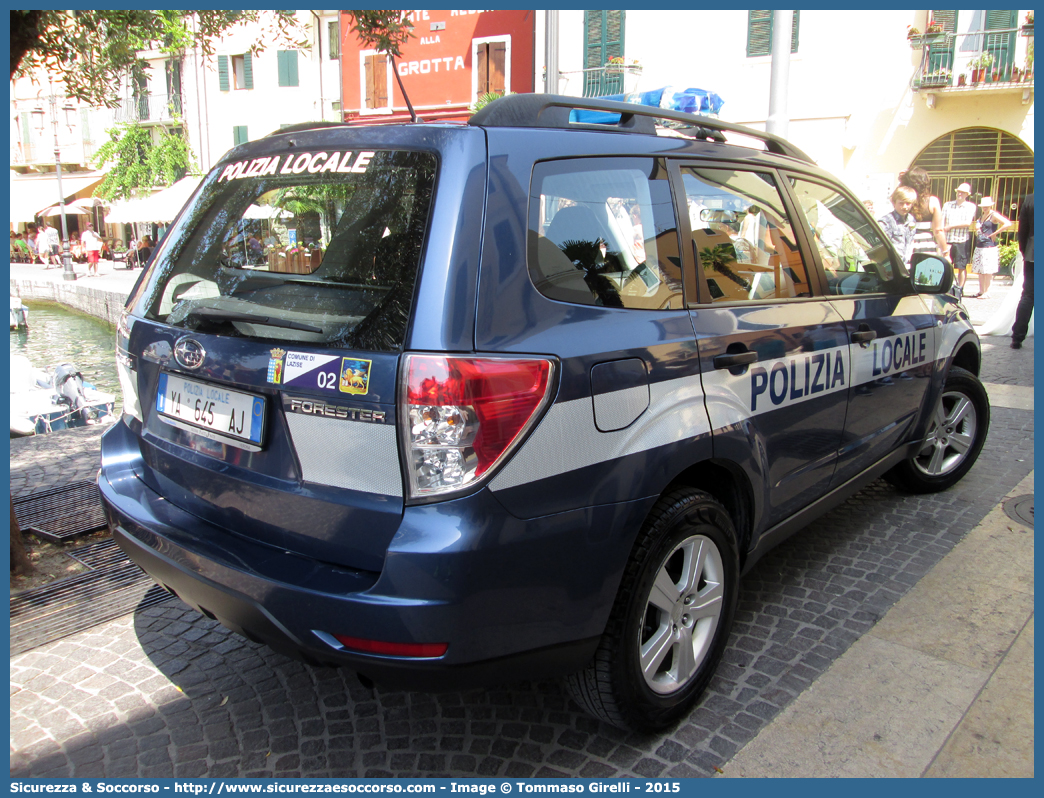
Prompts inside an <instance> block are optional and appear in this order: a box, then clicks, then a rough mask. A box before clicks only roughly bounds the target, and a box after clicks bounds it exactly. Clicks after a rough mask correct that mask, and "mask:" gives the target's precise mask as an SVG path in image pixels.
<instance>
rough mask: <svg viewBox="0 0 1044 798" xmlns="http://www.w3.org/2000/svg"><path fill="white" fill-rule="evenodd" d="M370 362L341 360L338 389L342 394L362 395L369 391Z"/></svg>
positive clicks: (349, 359) (350, 359) (352, 359)
mask: <svg viewBox="0 0 1044 798" xmlns="http://www.w3.org/2000/svg"><path fill="white" fill-rule="evenodd" d="M372 363H373V361H372V360H356V359H354V358H347V357H346V358H343V359H342V360H341V381H340V386H339V387H340V389H341V391H342V392H343V393H354V394H360V395H361V394H364V393H366V392H367V391H368V390H369V389H370V366H371V365H372Z"/></svg>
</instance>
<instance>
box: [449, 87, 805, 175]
mask: <svg viewBox="0 0 1044 798" xmlns="http://www.w3.org/2000/svg"><path fill="white" fill-rule="evenodd" d="M574 109H583V110H589V111H604V112H606V113H612V114H619V115H620V121H619V122H618V123H617V124H616V125H615V126H614V125H602V124H585V123H580V122H570V121H569V115H570V113H571V112H572V111H573V110H574ZM657 119H670V120H671V121H674V122H681V123H682V124H684V125H686V126H687V127H688V128H689V129H690V130H691V131H692V135H694V136H695V137H696V138H702V139H708V140H710V141H717V142H720V143H724V142H725V141H726V139H725V136H724V135H723V133H736V134H738V135H741V136H749V137H750V138H754V139H757V140H759V141H761V142H763V143H764V144H765V149H766V150H768V151H769V152H771V153H774V154H776V155H785V156H787V157H788V158H796V159H797V160H799V161H806V162H808V163H815V161H813V160H812V159H811V158H810V157H809V156H808V155H807V154H805V153H804V152H803V151H802V150H801V149H799V148H798V147H795V146H794V145H793V144H791V143H790V142H789V141H787V140H786V139H782V138H780V137H779V136H776V135H773V134H772V133H766V132H764V131H763V130H755V129H754V128H749V127H744V126H743V125H734V124H732V123H730V122H722V121H721V120H720V119H712V118H710V117H706V116H697V115H695V114H687V113H684V112H682V111H673V110H671V109H669V108H653V107H652V106H648V105H637V104H635V103H621V102H616V101H614V100H599V99H594V98H589V97H566V96H563V95H559V94H509V95H507V96H505V97H501V98H500V99H499V100H497V101H496V102H492V103H490V104H489V105H487V106H486V107H485V108H483V109H482V110H481V111H479V112H478V113H477V114H475V115H474V116H473V117H471V119H470V120H468V124H469V125H477V126H480V127H541V128H559V129H563V130H565V129H568V130H606V129H609V130H614V131H616V132H620V133H646V134H650V135H655V133H656V124H655V120H657Z"/></svg>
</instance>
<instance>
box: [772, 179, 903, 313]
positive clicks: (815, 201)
mask: <svg viewBox="0 0 1044 798" xmlns="http://www.w3.org/2000/svg"><path fill="white" fill-rule="evenodd" d="M791 182H792V184H793V187H794V192H795V194H797V198H798V204H799V205H800V206H801V211H802V212H803V213H804V215H805V221H806V224H807V229H808V230H809V232H810V233H811V237H812V240H813V242H814V243H815V246H816V249H817V250H818V251H819V257H820V260H821V261H822V263H823V270H824V272H825V274H826V278H827V293H829V294H834V295H842V294H876V293H881V292H890V291H896V290H901V288H902V276H903V274H904V273H903V272H902V271H901V270H900V269H899V268H897V267H896V263H895V258H894V256H893V255H892V253H891V251H890V250H889V248H888V246H887V245H886V244H885V242H884V239H883V238H882V236H881V232H880V228H879V227H877V225H876V223H874V222H873V221H872V220H871V219H870V217H869V216H867V214H866V210H865V209H864V208H863V206H862V204H860V203H857V202H853V201H852V200H850V199H848V197H846V196H844V195H843V194H841V193H840V192H839V191H837V190H836V189H833V188H831V187H829V186H825V185H822V184H820V183H813V182H811V181H809V180H802V179H799V178H794V179H792V180H791Z"/></svg>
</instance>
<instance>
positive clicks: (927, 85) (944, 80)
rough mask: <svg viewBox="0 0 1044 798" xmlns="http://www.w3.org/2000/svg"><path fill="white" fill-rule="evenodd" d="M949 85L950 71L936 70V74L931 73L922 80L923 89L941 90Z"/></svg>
mask: <svg viewBox="0 0 1044 798" xmlns="http://www.w3.org/2000/svg"><path fill="white" fill-rule="evenodd" d="M949 85H950V70H948V69H936V70H935V71H934V72H929V73H927V74H926V75H924V76H923V77H922V78H921V88H922V89H932V88H940V87H942V86H949Z"/></svg>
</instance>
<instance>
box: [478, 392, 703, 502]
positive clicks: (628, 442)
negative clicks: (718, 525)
mask: <svg viewBox="0 0 1044 798" xmlns="http://www.w3.org/2000/svg"><path fill="white" fill-rule="evenodd" d="M649 392H650V405H649V409H648V410H647V411H646V412H645V413H642V415H641V416H639V417H638V419H637V420H636V421H635V422H634V423H633V424H632V425H631V426H629V427H627V428H626V429H622V430H618V431H616V432H599V431H598V429H597V428H596V427H595V425H594V413H593V412H592V404H591V399H589V398H584V399H574V400H572V401H569V402H559V403H557V404H554V405H552V406H551V408H550V409H549V410H548V412H547V415H546V416H545V417H544V418H543V420H541V422H540V423H539V424H538V425H537V427H536V429H535V430H533V434H532V435H531V436H530V438H529V440H528V441H526V443H525V445H523V446H522V448H521V449H520V450H519V451H517V452H515V456H514V457H513V458H512V459H511V461H510V462H509V463H508V464H507V465H506V466H504V470H503V471H501V472H500V473H499V474H497V476H496V477H494V478H493V481H492V482H491V483H490V489H491V490H493V491H498V490H507V489H508V488H514V487H516V486H518V485H524V484H525V483H527V482H533V481H535V480H538V479H545V478H547V477H553V476H555V475H557V474H565V473H568V472H569V471H575V470H577V469H579V468H585V467H586V466H591V465H595V464H597V463H604V462H607V461H610V460H615V459H616V458H618V457H624V456H626V455H630V454H637V453H638V452H644V451H648V450H649V449H655V448H657V447H660V446H666V445H668V444H671V443H676V442H677V441H681V440H685V439H686V438H694V437H696V436H698V435H706V434H708V433H709V432H710V425H709V424H708V422H707V411H706V410H705V409H704V407H703V389H702V387H701V386H700V378H699V375H698V374H697V375H693V376H689V377H683V378H681V379H677V380H667V381H666V382H659V383H656V384H655V385H651V386H650V389H649ZM613 393H623V392H622V391H617V392H613ZM612 395H613V394H609V396H612Z"/></svg>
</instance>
